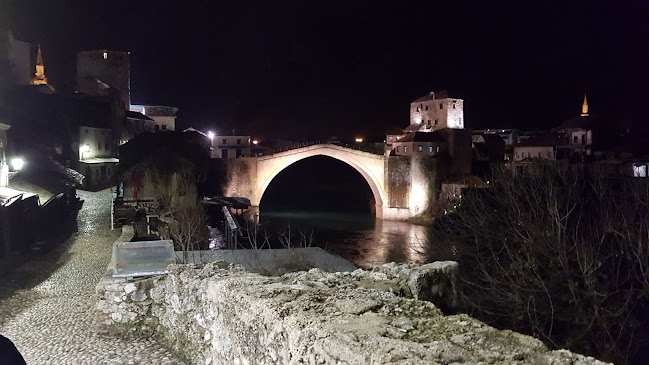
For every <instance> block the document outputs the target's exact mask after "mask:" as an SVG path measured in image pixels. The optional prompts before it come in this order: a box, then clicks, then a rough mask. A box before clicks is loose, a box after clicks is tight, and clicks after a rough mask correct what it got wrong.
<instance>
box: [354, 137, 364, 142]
mask: <svg viewBox="0 0 649 365" xmlns="http://www.w3.org/2000/svg"><path fill="white" fill-rule="evenodd" d="M355 141H356V142H357V143H361V142H363V138H361V137H357V138H356V139H355Z"/></svg>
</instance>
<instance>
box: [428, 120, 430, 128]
mask: <svg viewBox="0 0 649 365" xmlns="http://www.w3.org/2000/svg"><path fill="white" fill-rule="evenodd" d="M427 124H428V126H429V127H430V119H428V122H427Z"/></svg>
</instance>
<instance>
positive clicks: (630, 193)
mask: <svg viewBox="0 0 649 365" xmlns="http://www.w3.org/2000/svg"><path fill="white" fill-rule="evenodd" d="M432 231H433V232H432V240H433V241H434V242H438V243H439V245H440V246H444V245H446V246H447V247H453V248H454V249H455V250H456V252H457V254H456V256H455V259H456V260H457V261H459V262H460V267H461V270H462V277H463V279H464V302H465V305H466V307H467V309H468V310H469V311H471V312H472V313H473V314H475V315H478V316H479V317H481V318H482V319H485V320H490V321H493V322H494V323H495V324H497V325H500V326H505V327H509V328H513V329H516V330H522V331H527V332H530V333H532V334H534V335H535V336H537V337H540V338H542V339H543V340H545V341H546V343H548V344H550V345H551V346H555V347H569V348H571V349H573V350H577V351H581V352H586V353H589V354H593V355H596V356H600V357H603V358H606V359H611V360H615V361H616V362H620V363H625V362H628V361H630V359H631V358H632V357H633V355H634V353H635V352H636V350H638V349H639V348H641V347H642V346H643V345H645V346H646V345H647V339H648V336H647V332H646V331H647V328H648V327H647V326H649V320H647V319H646V318H649V317H648V316H646V311H647V310H648V309H649V270H648V268H649V183H648V182H647V181H646V179H611V178H604V177H598V176H589V175H586V174H584V173H583V172H581V171H571V170H570V169H568V168H560V167H557V166H556V165H546V164H539V165H535V166H532V167H531V168H528V169H525V170H522V171H518V172H514V171H510V170H500V171H498V172H496V173H495V175H494V184H493V186H492V187H491V188H489V189H479V190H478V189H476V190H473V191H467V192H465V193H464V194H463V200H462V203H461V206H460V207H459V209H458V210H457V211H456V212H455V213H453V214H451V215H449V216H446V217H444V218H441V219H438V220H437V222H436V223H435V225H434V229H433V230H432ZM437 258H438V259H439V257H437Z"/></svg>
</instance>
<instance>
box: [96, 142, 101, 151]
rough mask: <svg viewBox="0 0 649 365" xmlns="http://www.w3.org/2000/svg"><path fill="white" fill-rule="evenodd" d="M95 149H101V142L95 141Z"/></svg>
mask: <svg viewBox="0 0 649 365" xmlns="http://www.w3.org/2000/svg"><path fill="white" fill-rule="evenodd" d="M97 151H101V142H97Z"/></svg>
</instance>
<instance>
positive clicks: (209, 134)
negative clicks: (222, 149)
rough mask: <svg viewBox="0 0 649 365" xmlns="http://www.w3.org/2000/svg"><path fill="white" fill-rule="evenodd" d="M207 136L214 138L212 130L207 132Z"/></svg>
mask: <svg viewBox="0 0 649 365" xmlns="http://www.w3.org/2000/svg"><path fill="white" fill-rule="evenodd" d="M207 137H208V138H209V139H214V132H212V131H209V132H207Z"/></svg>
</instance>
